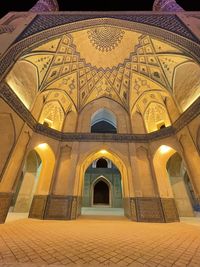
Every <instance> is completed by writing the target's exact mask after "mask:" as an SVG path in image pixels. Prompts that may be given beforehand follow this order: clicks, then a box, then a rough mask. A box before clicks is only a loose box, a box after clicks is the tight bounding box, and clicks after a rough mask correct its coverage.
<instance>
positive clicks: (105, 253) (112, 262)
mask: <svg viewBox="0 0 200 267" xmlns="http://www.w3.org/2000/svg"><path fill="white" fill-rule="evenodd" d="M48 265H50V266H52V267H53V266H68V267H70V266H74V265H75V266H98V265H103V266H136V267H137V266H138V267H139V266H153V267H154V266H166V267H167V266H190V267H192V266H193V267H200V227H198V226H194V225H190V224H186V223H183V222H181V223H170V224H146V223H135V222H132V221H129V220H127V219H126V218H124V217H119V216H118V217H109V216H106V217H101V216H99V217H98V216H96V217H94V216H93V217H92V218H91V217H88V216H82V217H81V218H80V219H78V220H76V221H40V220H31V219H21V220H17V221H11V222H7V223H6V224H4V225H0V266H3V267H7V266H9V267H11V266H12V267H19V266H20V267H22V266H23V267H27V266H28V267H29V266H30V267H36V266H37V267H39V266H48Z"/></svg>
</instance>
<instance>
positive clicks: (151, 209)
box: [124, 197, 179, 223]
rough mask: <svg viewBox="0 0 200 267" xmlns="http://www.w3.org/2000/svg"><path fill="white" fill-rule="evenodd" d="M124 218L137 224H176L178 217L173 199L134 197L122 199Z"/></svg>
mask: <svg viewBox="0 0 200 267" xmlns="http://www.w3.org/2000/svg"><path fill="white" fill-rule="evenodd" d="M124 210H125V216H127V217H128V218H129V219H131V220H133V221H138V222H159V223H164V222H177V221H179V216H178V212H177V208H176V204H175V201H174V199H167V198H156V197H136V198H125V199H124Z"/></svg>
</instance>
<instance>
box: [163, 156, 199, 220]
mask: <svg viewBox="0 0 200 267" xmlns="http://www.w3.org/2000/svg"><path fill="white" fill-rule="evenodd" d="M166 169H167V172H168V175H169V179H170V183H171V186H172V191H173V195H174V199H175V202H176V206H177V210H178V213H179V216H180V217H193V216H194V209H195V205H196V199H195V195H194V189H193V186H192V183H191V182H190V178H189V176H188V173H187V170H186V167H185V166H184V162H183V160H182V158H181V156H180V155H179V154H178V153H177V152H176V153H174V154H173V155H172V156H171V157H170V158H169V159H168V161H167V164H166Z"/></svg>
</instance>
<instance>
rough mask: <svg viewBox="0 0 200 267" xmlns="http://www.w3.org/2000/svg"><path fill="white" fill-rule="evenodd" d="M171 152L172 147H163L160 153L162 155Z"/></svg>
mask: <svg viewBox="0 0 200 267" xmlns="http://www.w3.org/2000/svg"><path fill="white" fill-rule="evenodd" d="M170 150H171V147H169V146H165V145H162V146H161V147H160V153H162V154H165V153H168V152H169V151H170Z"/></svg>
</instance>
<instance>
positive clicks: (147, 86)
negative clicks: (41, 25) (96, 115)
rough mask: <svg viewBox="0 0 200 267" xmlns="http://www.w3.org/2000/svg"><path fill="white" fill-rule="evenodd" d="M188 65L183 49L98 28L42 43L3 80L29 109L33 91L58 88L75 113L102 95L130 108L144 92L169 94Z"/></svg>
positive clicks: (137, 34)
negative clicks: (183, 66)
mask: <svg viewBox="0 0 200 267" xmlns="http://www.w3.org/2000/svg"><path fill="white" fill-rule="evenodd" d="M191 62H193V60H192V59H191V58H190V56H189V55H188V54H187V53H186V51H183V50H182V49H181V48H180V47H175V46H172V45H171V44H169V43H167V42H165V41H164V40H158V39H155V38H153V37H151V36H149V35H145V34H143V33H141V32H135V31H130V30H126V29H122V28H120V27H113V26H112V27H111V26H108V25H102V26H95V27H91V28H88V29H83V30H78V31H74V32H71V33H66V34H64V35H62V36H59V37H56V38H55V37H54V38H52V39H51V40H44V42H43V43H41V44H39V45H37V46H35V47H34V48H33V49H32V50H31V51H29V52H28V53H27V54H26V55H24V56H23V57H21V58H20V59H19V60H18V63H17V64H18V65H19V64H21V68H22V69H23V68H24V69H23V71H22V69H21V71H20V70H19V69H20V68H19V67H16V68H15V67H14V68H13V70H12V71H11V72H10V73H9V75H8V77H7V82H8V84H9V85H10V86H11V88H13V90H15V92H16V93H17V94H18V96H19V97H20V98H21V99H22V101H23V102H24V103H25V105H26V106H27V107H30V106H31V103H32V101H33V97H32V95H33V94H35V91H43V92H44V91H48V90H57V89H59V90H63V91H64V92H65V93H66V95H67V97H68V98H69V99H70V100H71V101H72V102H73V104H74V106H75V107H76V109H77V110H81V109H82V108H83V107H84V106H85V105H86V104H87V103H89V102H91V101H93V100H94V99H97V98H100V97H104V96H105V97H108V98H111V99H113V100H115V101H117V102H118V103H120V104H121V105H123V107H124V108H125V109H127V110H131V109H132V108H133V106H134V105H135V104H136V102H137V101H138V99H139V98H140V96H141V95H142V94H143V93H144V92H152V90H153V91H155V92H156V93H157V92H169V94H172V93H173V90H174V80H175V75H174V74H175V73H176V69H177V68H178V67H180V66H181V65H183V64H186V63H191ZM27 63H28V64H31V65H32V66H33V68H32V73H31V70H29V69H30V67H29V66H28V64H27ZM193 64H196V63H194V62H193ZM196 66H197V67H198V68H199V66H198V65H197V64H196ZM22 72H23V73H22ZM35 72H37V77H36V78H34V77H35V74H34V73H35ZM198 74H199V70H196V75H197V76H198ZM23 75H24V76H26V78H25V79H24V83H25V84H23V83H21V84H20V82H21V81H22V76H23ZM36 83H37V84H36ZM23 86H24V89H23V88H22V87H23ZM197 87H199V84H196V85H195V89H194V90H196V88H197ZM17 88H18V89H17ZM25 88H26V89H25ZM29 90H30V92H29ZM19 91H20V92H19ZM23 91H24V95H23ZM33 91H34V93H33ZM25 94H27V95H25ZM22 95H23V96H22ZM152 97H155V96H152ZM158 98H159V96H158ZM29 102H30V103H29ZM180 105H181V103H180ZM183 109H184V108H183Z"/></svg>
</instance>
